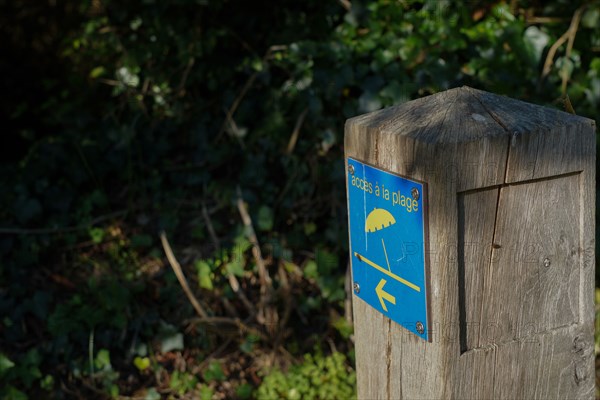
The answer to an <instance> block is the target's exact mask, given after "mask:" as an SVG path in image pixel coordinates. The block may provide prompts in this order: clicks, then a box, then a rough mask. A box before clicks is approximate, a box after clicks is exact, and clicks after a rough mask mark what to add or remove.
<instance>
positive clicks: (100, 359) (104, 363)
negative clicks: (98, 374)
mask: <svg viewBox="0 0 600 400" xmlns="http://www.w3.org/2000/svg"><path fill="white" fill-rule="evenodd" d="M94 366H95V367H96V368H97V369H99V370H103V371H111V370H112V366H111V364H110V352H109V351H108V350H107V349H101V350H100V351H98V354H97V355H96V359H95V360H94Z"/></svg>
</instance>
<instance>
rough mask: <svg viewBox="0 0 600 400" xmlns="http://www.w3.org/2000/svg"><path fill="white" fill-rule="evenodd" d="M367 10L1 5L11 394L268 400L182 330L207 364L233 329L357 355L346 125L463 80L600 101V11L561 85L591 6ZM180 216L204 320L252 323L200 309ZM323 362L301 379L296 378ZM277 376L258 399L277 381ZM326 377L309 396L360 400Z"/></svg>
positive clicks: (1, 215)
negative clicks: (330, 344)
mask: <svg viewBox="0 0 600 400" xmlns="http://www.w3.org/2000/svg"><path fill="white" fill-rule="evenodd" d="M351 3H352V7H351V9H350V10H349V11H347V10H345V9H344V8H343V7H342V6H340V3H339V2H335V1H331V2H323V1H316V0H311V1H304V2H297V1H291V0H283V1H280V2H278V3H277V7H272V5H270V4H267V3H265V4H262V3H258V4H257V3H249V2H243V1H240V0H227V1H175V2H156V1H138V0H135V1H133V2H117V1H114V0H105V1H80V2H43V4H42V3H40V4H39V5H38V4H36V5H35V6H34V5H32V4H29V3H28V2H25V1H23V0H15V1H12V2H4V3H2V4H0V11H2V12H0V33H1V34H2V38H3V45H4V46H3V47H4V48H5V49H4V52H3V55H4V57H3V60H9V61H10V63H9V64H7V63H8V61H0V69H1V70H2V71H3V77H4V79H3V81H2V85H3V89H4V90H3V93H5V96H2V98H0V105H1V108H2V110H3V111H5V113H4V114H3V115H6V117H7V118H5V119H6V121H5V122H4V125H3V129H4V130H5V132H7V133H6V137H7V138H8V139H7V140H8V144H7V145H6V146H3V147H2V149H0V150H3V151H4V153H3V154H2V157H0V184H1V185H2V188H3V191H2V194H3V195H2V196H1V197H0V220H1V221H2V228H3V229H4V228H6V229H7V231H6V232H11V233H10V234H7V233H2V234H0V315H2V320H1V321H0V343H2V344H3V348H2V349H0V350H1V352H0V387H1V388H3V389H2V391H1V392H0V397H4V398H24V397H22V396H26V393H27V395H29V394H30V393H32V395H31V396H30V397H32V398H45V397H47V393H54V392H56V397H57V398H59V397H61V396H62V397H65V396H67V393H70V392H75V393H77V395H78V396H79V397H81V398H91V397H93V396H97V395H98V393H96V392H94V391H92V390H88V389H86V388H89V387H94V388H96V390H100V391H104V392H105V394H106V395H115V393H117V391H118V392H119V393H120V394H122V395H124V396H133V395H134V393H135V391H136V388H139V387H141V386H148V385H152V386H153V387H155V389H153V390H154V391H152V390H148V391H147V396H146V397H147V398H156V396H162V395H165V394H166V393H171V391H174V393H177V394H181V393H188V392H192V393H194V394H195V395H197V394H198V393H200V395H202V396H204V397H212V394H213V393H216V392H217V391H225V392H226V395H225V397H235V396H238V397H240V398H247V397H251V393H252V387H249V386H248V383H247V382H252V381H248V380H247V378H239V379H240V381H239V382H238V383H239V384H238V385H229V386H228V387H229V389H226V388H225V385H224V382H226V380H227V379H237V377H236V375H235V374H234V373H231V371H230V370H229V365H230V363H228V362H226V361H223V363H222V364H221V365H220V368H221V369H220V370H219V369H218V368H217V367H215V366H212V364H209V368H208V369H207V370H206V371H202V373H201V374H200V375H198V376H197V377H196V378H194V376H196V375H191V373H190V371H186V372H181V371H180V372H173V373H171V372H170V371H173V369H174V368H173V365H172V364H173V361H172V360H173V359H177V360H179V358H178V357H183V356H182V355H181V353H182V352H184V350H183V349H184V345H185V351H188V352H191V353H193V354H192V355H191V359H198V360H204V359H206V357H209V355H210V354H212V352H213V351H214V350H215V349H217V348H220V346H222V345H223V344H224V343H226V342H227V343H229V342H230V341H233V343H232V345H231V346H229V347H228V349H229V350H230V349H233V350H231V351H232V352H233V353H232V355H231V357H232V358H234V359H235V358H236V357H238V356H239V357H241V358H242V359H243V360H244V361H243V363H245V364H244V366H245V367H247V368H251V366H252V365H254V364H253V363H252V362H250V361H249V360H251V359H252V358H253V357H257V356H258V355H260V354H261V352H263V351H264V350H265V348H267V349H269V351H271V350H272V349H271V348H270V347H269V346H270V345H271V343H272V342H275V341H272V340H271V339H273V338H275V339H276V340H277V343H280V342H281V343H286V345H285V346H286V348H287V349H288V351H291V352H293V353H294V355H298V354H303V353H304V352H306V351H309V350H310V349H311V348H312V345H313V342H312V340H313V339H314V338H315V337H321V338H322V337H323V336H329V338H332V339H333V340H336V347H337V348H338V349H340V350H341V351H343V352H345V353H346V354H348V355H349V356H351V355H352V351H351V345H350V343H349V341H348V340H347V339H349V338H350V335H351V332H352V329H351V327H350V326H348V324H347V323H346V321H345V319H343V318H339V317H332V316H337V315H340V313H341V311H342V307H343V299H344V296H345V295H346V294H345V292H344V274H345V271H346V267H347V261H348V260H347V250H348V249H347V227H346V215H347V214H346V209H345V207H346V202H345V189H344V184H345V183H344V172H343V162H342V160H343V151H342V150H343V123H344V120H345V119H346V118H348V117H351V116H355V115H357V114H360V113H364V112H368V111H372V110H375V109H379V108H381V107H385V106H390V105H392V104H398V103H401V102H404V101H408V100H410V99H413V98H417V97H422V96H425V95H427V94H431V93H435V92H438V91H440V90H444V89H447V88H451V87H455V86H460V85H464V84H467V85H471V86H474V87H478V88H482V89H486V90H489V91H494V92H497V93H499V94H506V95H509V96H512V97H518V98H522V99H524V100H528V101H532V102H537V103H542V104H547V105H550V106H553V107H556V106H558V105H557V104H556V100H557V99H559V98H560V96H561V95H562V94H563V91H566V92H567V93H568V94H569V95H570V97H571V100H572V102H573V104H574V105H575V109H576V111H577V113H578V114H581V115H585V116H589V117H592V118H593V117H597V110H598V107H599V105H600V57H598V55H597V52H596V51H595V50H594V49H597V48H598V47H599V46H600V27H599V24H598V20H599V18H600V17H599V15H600V8H599V7H598V5H597V4H596V3H590V4H589V5H588V8H587V9H586V10H585V12H584V14H583V15H582V20H581V24H580V26H579V27H578V30H577V35H576V37H575V40H574V41H573V46H572V49H571V50H570V52H568V51H567V47H566V45H564V46H562V47H560V48H559V49H558V51H557V53H556V55H555V57H554V59H553V60H549V65H550V66H551V69H550V72H549V73H548V75H547V76H545V77H543V78H542V77H541V73H542V68H543V65H544V63H545V61H546V58H547V56H548V52H549V49H550V46H552V44H553V43H555V42H556V41H557V39H558V38H559V37H560V36H561V35H562V34H563V33H564V32H565V31H566V30H567V28H568V25H569V22H570V21H569V19H570V16H572V15H573V14H574V12H575V10H576V9H577V7H578V5H577V4H573V3H572V2H567V1H566V0H556V1H553V2H546V3H543V4H542V3H540V2H538V3H532V2H528V1H516V2H500V1H498V2H465V1H438V0H436V1H430V0H418V1H417V0H408V1H402V2H396V1H389V0H376V1H352V2H351ZM531 15H535V16H542V17H552V18H556V17H558V18H559V20H558V22H552V23H538V22H532V21H531V19H530V16H531ZM14 66H19V67H18V68H15V67H14ZM563 83H564V84H563ZM238 193H239V194H241V196H242V197H243V201H244V202H245V203H246V204H247V206H248V211H249V213H250V217H251V219H252V223H253V226H254V230H255V232H256V234H257V236H258V241H259V243H260V244H261V251H262V256H263V259H264V261H265V264H266V268H267V270H268V272H269V275H270V277H271V278H272V280H273V293H272V297H270V298H269V301H271V302H272V303H271V304H267V305H268V306H270V307H271V311H273V312H276V313H278V316H280V317H281V318H280V319H279V321H281V326H274V327H273V326H269V327H267V324H264V323H262V322H260V323H259V322H258V321H257V317H256V316H257V315H262V314H260V313H256V312H252V311H250V310H251V309H252V307H255V308H256V307H258V306H259V305H260V306H261V307H262V306H266V305H263V304H260V300H261V288H260V279H259V277H258V265H257V262H256V259H255V256H254V255H253V252H252V245H251V243H250V241H249V239H248V235H247V234H248V230H247V228H246V227H245V225H244V223H243V222H242V220H241V218H240V214H239V209H238V207H237V197H238ZM163 229H164V230H166V231H167V232H168V234H169V238H170V240H171V244H172V245H173V247H174V250H175V252H176V254H178V257H179V258H180V261H181V263H182V267H183V269H184V272H185V274H186V276H187V279H188V280H189V281H190V282H189V283H190V287H191V289H192V291H193V292H194V293H196V295H197V297H198V298H199V299H200V302H201V304H202V306H203V307H205V308H206V310H207V312H208V314H209V315H210V316H211V317H212V316H215V317H223V318H226V317H227V318H231V319H232V320H234V321H237V320H239V321H244V322H245V323H246V324H247V325H250V328H251V330H250V331H246V330H244V329H245V328H244V329H242V328H240V327H239V326H237V325H236V326H235V328H232V327H231V326H230V325H232V324H226V327H223V326H220V325H217V326H211V325H207V324H204V323H197V322H196V321H194V320H193V319H192V318H191V317H192V316H193V315H194V314H193V313H194V310H193V308H192V307H191V306H190V305H189V304H188V302H187V299H186V297H185V295H184V294H183V293H182V291H181V288H180V286H179V282H178V280H177V279H176V277H175V275H174V274H173V273H172V271H171V270H170V267H169V265H168V264H167V261H166V260H165V259H164V253H163V249H162V247H161V244H160V242H159V240H157V239H158V232H160V231H161V230H163ZM236 282H237V283H236ZM236 285H238V286H236ZM236 290H237V292H236ZM240 292H241V293H243V294H244V295H245V297H246V301H243V300H242V299H241V298H240V295H239V293H240ZM291 299H292V300H293V301H292V300H291ZM248 304H250V306H249V305H248ZM249 309H250V310H249ZM253 318H254V319H253ZM265 337H266V338H267V339H268V340H264V338H265ZM91 338H92V339H93V340H90V339H91ZM282 339H285V341H282ZM90 344H91V345H92V346H90ZM142 347H143V348H145V349H146V350H147V351H144V352H142V351H138V350H137V349H140V348H142ZM90 348H92V352H91V353H92V354H91V355H90V350H89V349H90ZM94 349H100V350H99V351H98V350H96V353H94ZM186 357H190V354H186ZM332 357H333V358H331V360H332V361H327V362H330V363H334V365H338V364H335V363H337V362H338V361H335V360H337V359H338V358H339V356H332ZM336 357H337V358H336ZM90 358H91V362H92V365H93V366H94V368H95V369H97V370H96V371H95V374H97V375H95V376H90V373H91V371H90ZM325 359H327V360H329V359H330V358H326V357H322V356H315V358H314V359H311V360H312V361H310V362H309V361H306V362H305V363H304V364H303V365H304V367H297V368H296V369H292V370H290V372H289V374H292V375H293V377H294V378H293V379H297V380H299V381H300V380H301V378H300V376H305V375H306V374H304V372H302V373H300V372H298V371H300V369H301V368H304V369H305V370H306V371H307V373H309V372H310V371H308V370H311V369H310V368H313V369H312V370H311V371H313V370H316V369H317V367H316V365H317V364H318V363H321V362H325V361H323V360H325ZM107 360H108V362H106V361H107ZM186 360H189V359H188V358H186ZM310 365H312V366H313V367H310V368H309V367H308V366H310ZM319 365H320V364H319ZM323 365H328V364H327V363H325V364H323ZM211 366H212V367H211ZM225 366H227V368H225ZM107 368H108V369H107ZM211 368H212V369H211ZM319 368H321V367H319ZM323 368H325V367H323ZM326 368H329V370H331V368H333V369H335V368H337V370H336V371H337V372H332V376H338V375H341V372H340V371H342V370H343V371H344V376H346V375H348V376H353V375H352V374H351V373H347V369H344V368H346V367H344V368H341V367H339V366H338V367H335V368H334V367H331V368H330V367H326ZM219 371H220V372H221V373H219ZM292 371H296V372H293V373H292ZM154 373H156V374H154ZM311 373H312V372H311ZM161 374H167V375H169V374H170V377H171V379H170V380H166V381H164V382H170V383H164V385H163V386H160V384H159V382H157V381H155V380H154V378H153V376H154V375H156V376H162V375H161ZM292 375H290V376H292ZM309 375H310V374H309ZM200 376H201V377H202V378H201V379H203V380H204V381H205V382H200V378H199V377H200ZM240 376H241V374H240ZM270 376H271V375H269V376H267V377H266V378H265V383H263V385H262V386H261V390H263V392H264V391H266V390H267V389H266V388H268V387H270V388H271V389H269V390H275V385H274V384H269V382H271V381H270V380H269V379H275V378H270ZM273 376H274V377H279V378H277V379H283V378H281V377H282V376H284V377H285V376H288V375H285V374H283V373H282V372H276V373H274V375H273ZM338 378H340V379H341V377H339V376H338ZM194 379H195V380H194ZM223 379H225V380H223ZM302 379H304V378H302ZM310 379H312V378H306V380H302V382H304V383H302V385H305V386H306V385H307V384H306V382H312V381H311V380H310ZM332 379H333V378H332ZM344 382H345V383H344V384H342V387H346V386H344V385H350V383H349V382H348V381H344ZM59 383H60V384H59ZM169 385H172V386H171V387H169ZM282 385H284V386H285V385H287V383H285V382H283V383H282ZM308 386H310V385H308ZM308 386H307V387H308ZM325 386H326V387H330V386H327V385H325ZM285 387H288V391H287V392H285V393H283V392H282V393H279V394H280V395H282V396H284V395H285V396H288V397H293V396H295V395H296V394H295V392H293V391H292V393H290V392H289V390H291V389H293V388H292V387H291V386H285ZM236 388H237V389H236ZM313 389H314V390H317V389H318V388H313ZM227 390H229V391H227ZM298 390H300V389H298ZM328 390H329V389H328ZM331 390H332V392H326V393H325V392H324V393H320V392H319V393H317V394H316V395H315V396H324V395H332V396H333V395H335V396H342V394H343V393H341V392H333V389H331ZM238 392H239V393H238ZM40 393H42V394H40ZM261 393H262V392H261ZM304 393H309V392H308V389H306V391H305V388H304V386H303V389H302V392H300V393H298V395H302V394H304ZM310 393H312V392H310ZM345 393H350V394H351V391H345V392H344V394H345ZM182 395H183V394H182ZM19 396H21V397H19ZM307 396H308V394H307Z"/></svg>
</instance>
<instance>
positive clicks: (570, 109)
mask: <svg viewBox="0 0 600 400" xmlns="http://www.w3.org/2000/svg"><path fill="white" fill-rule="evenodd" d="M562 101H563V104H564V106H565V110H566V111H567V112H568V113H571V114H573V115H576V113H575V109H574V108H573V104H571V99H570V98H569V95H568V94H565V95H564V96H563V98H562Z"/></svg>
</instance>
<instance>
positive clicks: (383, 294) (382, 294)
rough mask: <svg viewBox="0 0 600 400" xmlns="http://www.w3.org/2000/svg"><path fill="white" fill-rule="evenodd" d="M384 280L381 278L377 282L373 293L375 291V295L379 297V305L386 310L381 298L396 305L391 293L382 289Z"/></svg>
mask: <svg viewBox="0 0 600 400" xmlns="http://www.w3.org/2000/svg"><path fill="white" fill-rule="evenodd" d="M386 282H387V281H386V280H385V279H382V280H380V281H379V284H378V285H377V287H376V288H375V293H377V297H379V302H380V303H381V307H382V308H383V310H384V311H386V312H387V310H388V309H387V307H386V306H385V303H384V302H383V300H387V301H389V302H390V303H392V304H393V305H396V298H395V297H394V296H392V295H391V294H389V293H388V292H386V291H385V290H383V287H384V286H385V284H386Z"/></svg>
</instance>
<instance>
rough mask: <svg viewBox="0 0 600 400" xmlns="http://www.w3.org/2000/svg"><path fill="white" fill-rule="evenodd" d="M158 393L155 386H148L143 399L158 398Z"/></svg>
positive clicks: (153, 399)
mask: <svg viewBox="0 0 600 400" xmlns="http://www.w3.org/2000/svg"><path fill="white" fill-rule="evenodd" d="M160 399H161V397H160V393H158V391H157V390H156V388H150V389H148V390H147V391H146V396H144V400H160Z"/></svg>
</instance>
